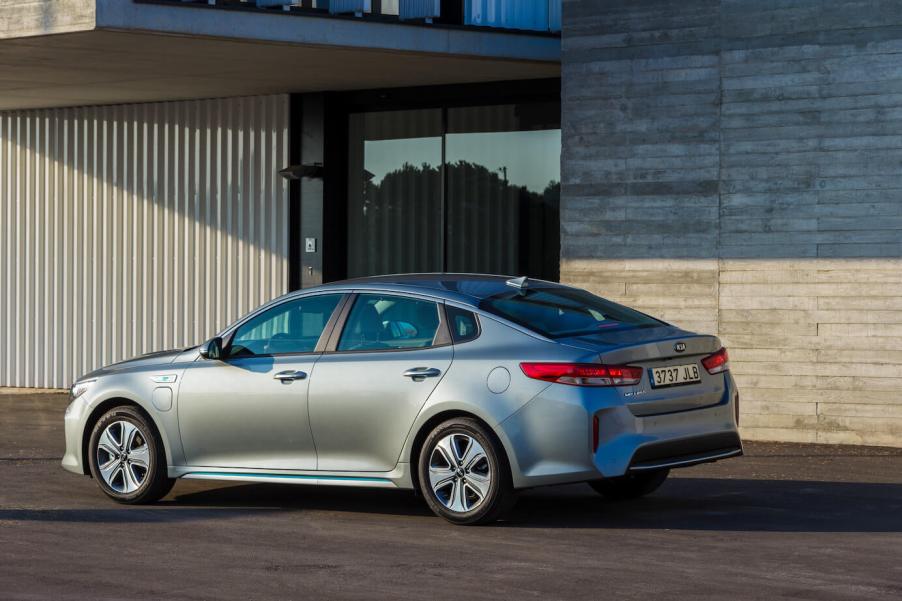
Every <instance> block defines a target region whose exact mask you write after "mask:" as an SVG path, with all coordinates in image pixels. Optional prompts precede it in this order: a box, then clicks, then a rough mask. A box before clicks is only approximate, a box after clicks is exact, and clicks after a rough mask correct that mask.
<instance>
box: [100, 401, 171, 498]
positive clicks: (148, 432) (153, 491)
mask: <svg viewBox="0 0 902 601" xmlns="http://www.w3.org/2000/svg"><path fill="white" fill-rule="evenodd" d="M120 422H127V423H129V424H132V425H133V426H134V427H135V428H137V433H136V434H135V436H134V437H133V441H134V443H135V444H137V445H138V447H140V446H141V443H143V444H146V445H147V452H146V456H147V457H148V458H149V460H148V466H147V469H146V470H144V469H143V468H138V467H135V468H133V469H134V471H133V472H132V473H133V474H140V473H142V472H143V473H144V476H143V478H141V480H140V484H139V485H138V486H137V489H135V490H132V491H128V492H123V491H120V490H117V489H116V488H114V487H113V486H111V485H110V484H109V483H107V481H106V479H105V478H104V477H103V475H102V474H101V470H100V461H101V456H103V458H104V459H109V458H110V457H111V454H110V453H107V452H106V451H101V452H100V453H98V447H99V445H100V439H101V436H102V435H103V433H104V432H105V431H106V430H107V428H108V427H109V426H111V425H113V428H114V429H116V426H115V425H114V424H118V423H120ZM133 448H134V446H133ZM87 459H88V465H89V466H90V469H91V475H92V476H93V477H94V480H96V481H97V485H98V486H99V487H100V490H102V491H103V492H104V493H105V494H106V495H107V496H108V497H110V498H111V499H113V500H114V501H117V502H119V503H127V504H143V503H154V502H156V501H159V500H160V499H162V498H163V497H165V496H166V494H167V493H168V492H169V491H170V490H172V486H173V485H174V484H175V480H174V479H172V478H169V476H168V474H167V469H166V467H167V466H166V453H165V451H164V450H163V441H162V440H161V439H160V434H159V433H158V432H157V429H156V428H155V427H154V425H153V424H152V423H151V422H150V420H149V419H148V418H147V417H146V416H145V415H144V414H143V413H142V412H141V411H139V410H138V409H136V408H135V407H132V406H129V405H123V406H120V407H115V408H113V409H110V410H109V411H107V412H106V413H104V414H103V416H101V418H100V419H99V420H97V423H96V424H95V425H94V429H93V430H92V431H91V439H90V441H89V442H88V457H87ZM127 468H128V465H125V466H123V468H122V469H127ZM124 477H125V476H124V473H121V475H120V477H119V478H118V479H114V480H113V484H114V485H115V484H116V482H117V481H120V482H122V480H121V478H124ZM123 488H124V487H123Z"/></svg>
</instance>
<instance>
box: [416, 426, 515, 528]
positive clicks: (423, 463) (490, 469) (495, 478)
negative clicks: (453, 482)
mask: <svg viewBox="0 0 902 601" xmlns="http://www.w3.org/2000/svg"><path fill="white" fill-rule="evenodd" d="M452 435H465V436H468V437H470V438H471V439H473V440H475V441H476V442H477V443H479V445H480V446H481V447H482V449H483V450H484V454H485V461H484V462H483V461H481V460H480V461H478V462H477V464H478V465H476V464H473V465H474V466H475V467H474V468H473V474H474V475H475V474H476V473H477V472H480V473H481V474H482V475H485V474H490V476H491V477H490V478H489V484H488V486H487V487H486V488H487V489H488V492H487V493H486V494H485V495H484V496H482V499H481V500H480V501H478V503H474V506H473V508H472V509H470V510H462V511H452V510H451V509H449V507H448V506H446V504H445V503H446V502H448V499H447V498H446V499H444V500H443V499H442V498H440V497H439V494H438V493H436V491H434V490H433V488H432V485H431V484H430V479H429V469H430V462H431V461H432V459H433V453H434V452H436V446H437V445H438V444H439V442H441V441H443V440H445V439H446V438H447V437H449V436H452ZM460 438H461V439H462V438H463V437H460ZM452 440H455V438H452ZM463 454H464V455H465V454H466V452H465V451H463ZM462 467H464V468H466V467H468V466H462ZM417 473H418V474H419V485H420V493H421V494H422V495H423V498H424V499H426V504H427V505H429V508H430V509H431V510H432V511H433V513H435V514H436V515H438V516H440V517H443V518H445V519H446V520H448V521H449V522H451V523H452V524H458V525H477V524H487V523H489V522H494V521H496V520H498V519H500V518H502V517H503V516H504V515H505V514H506V512H507V511H508V510H509V509H510V508H511V507H512V506H513V504H514V502H515V501H516V495H515V492H514V490H513V485H512V483H511V473H510V464H509V463H508V460H507V455H506V454H505V453H504V449H503V448H502V447H501V445H500V444H499V443H498V442H497V441H496V439H495V437H494V435H493V434H492V433H491V432H490V431H489V430H488V429H487V428H486V427H485V426H483V425H482V424H481V423H480V422H479V421H477V420H475V419H472V418H468V417H458V418H452V419H449V420H448V421H446V422H442V423H441V424H439V425H438V426H436V427H435V428H434V429H433V430H432V432H430V433H429V436H428V437H427V438H426V440H425V441H424V442H423V448H422V449H421V450H420V457H419V461H418V469H417ZM469 473H470V472H466V473H465V475H463V476H460V477H459V478H458V482H460V483H461V484H460V485H461V486H463V487H464V488H463V489H461V490H463V491H464V494H465V495H466V494H468V491H469V492H471V493H475V488H469V487H472V486H473V485H472V484H468V483H467V480H466V478H467V477H468V476H467V475H466V474H469ZM470 477H471V478H472V476H470ZM474 484H475V483H474ZM441 490H442V489H440V491H441ZM471 496H472V495H471Z"/></svg>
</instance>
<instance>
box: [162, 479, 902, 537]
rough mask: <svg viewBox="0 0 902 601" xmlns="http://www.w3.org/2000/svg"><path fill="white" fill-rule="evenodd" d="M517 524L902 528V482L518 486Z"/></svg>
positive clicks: (376, 506)
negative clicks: (625, 488)
mask: <svg viewBox="0 0 902 601" xmlns="http://www.w3.org/2000/svg"><path fill="white" fill-rule="evenodd" d="M164 503H165V504H171V505H175V506H179V507H185V508H188V507H190V508H195V509H196V508H199V507H211V508H213V507H216V508H224V507H232V508H234V507H243V508H254V507H259V508H275V507H278V508H281V509H283V510H327V511H342V512H354V513H371V514H383V515H410V516H431V515H432V514H431V513H430V512H429V510H428V509H427V508H426V505H425V503H424V502H423V501H422V499H419V498H417V497H416V496H414V495H413V494H411V493H408V492H403V491H383V490H368V489H350V488H327V487H309V488H308V487H296V486H287V485H281V486H280V485H263V484H250V485H239V486H231V487H228V488H217V489H208V490H203V491H198V492H189V493H186V494H178V491H176V495H175V496H174V498H172V499H171V500H168V501H164ZM499 525H500V526H502V527H513V528H609V529H623V528H626V529H654V530H660V529H675V530H728V531H729V530H733V531H764V532H902V484H892V483H885V484H881V483H855V482H824V481H798V480H757V479H754V480H753V479H721V478H676V479H671V480H669V481H668V482H667V483H665V484H664V486H662V487H661V489H660V490H659V491H658V492H656V493H655V494H653V495H651V496H649V497H646V498H644V499H638V500H634V501H624V502H608V501H605V500H604V499H602V498H601V497H600V496H598V495H597V494H595V493H594V492H593V491H592V490H591V489H590V488H589V487H587V486H585V485H573V486H563V487H549V488H542V489H535V490H530V491H526V492H524V493H522V494H521V495H520V498H519V501H518V503H517V505H516V507H515V508H514V510H513V511H512V512H511V514H510V516H509V518H508V519H507V520H505V521H504V522H501V523H500V524H499Z"/></svg>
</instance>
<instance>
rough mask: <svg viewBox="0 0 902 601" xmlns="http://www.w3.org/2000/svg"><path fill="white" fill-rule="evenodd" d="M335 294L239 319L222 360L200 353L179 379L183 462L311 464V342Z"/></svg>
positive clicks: (331, 308) (324, 321) (299, 466)
mask: <svg viewBox="0 0 902 601" xmlns="http://www.w3.org/2000/svg"><path fill="white" fill-rule="evenodd" d="M341 298H342V295H341V294H321V295H315V296H307V297H301V298H298V299H293V300H289V301H286V302H284V303H281V304H279V305H276V306H275V307H272V308H270V309H267V310H266V311H263V312H261V313H259V314H258V315H256V316H254V317H252V318H251V319H250V320H248V321H246V322H245V323H244V324H242V325H241V326H239V328H238V329H237V330H236V331H235V333H234V335H233V336H232V337H231V340H230V342H229V343H228V344H227V346H226V349H225V358H224V359H223V360H222V361H216V360H205V359H198V361H196V362H195V363H194V364H193V365H192V366H191V367H189V368H188V369H187V370H186V371H185V374H184V376H183V379H182V383H181V386H180V387H179V398H178V413H179V429H180V430H181V434H182V443H183V445H184V449H185V457H186V460H187V463H188V465H191V466H208V467H228V468H259V469H296V470H314V469H316V449H315V447H314V444H313V437H312V434H311V431H310V422H309V419H308V414H307V393H308V388H309V386H310V381H311V374H312V372H313V368H314V364H315V363H316V360H317V358H318V357H319V354H318V353H317V352H316V347H317V342H318V341H319V338H320V336H321V335H322V334H323V331H324V329H325V327H326V324H327V323H328V321H329V318H330V317H331V315H332V313H333V312H334V310H335V308H336V307H337V306H338V304H339V301H340V300H341Z"/></svg>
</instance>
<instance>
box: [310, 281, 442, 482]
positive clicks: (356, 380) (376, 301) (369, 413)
mask: <svg viewBox="0 0 902 601" xmlns="http://www.w3.org/2000/svg"><path fill="white" fill-rule="evenodd" d="M441 315H442V313H441V311H439V306H438V304H437V303H435V302H432V301H429V300H425V299H419V298H413V297H406V296H399V295H392V294H360V295H358V296H357V297H356V299H355V300H354V304H353V306H352V307H351V309H350V313H349V314H348V317H347V320H346V323H345V326H344V328H343V330H342V332H341V335H340V337H339V338H338V342H337V343H336V344H335V348H334V350H332V351H327V352H326V353H325V354H324V355H323V356H322V357H321V358H320V360H319V361H318V362H317V364H316V367H315V369H314V372H315V377H314V378H312V380H311V383H310V425H311V428H312V429H313V436H314V439H315V440H316V448H317V453H318V456H319V469H320V470H327V471H375V472H387V471H390V470H392V469H393V468H394V467H395V465H397V463H398V459H399V457H400V454H401V447H402V445H403V444H404V440H405V439H406V438H407V434H408V432H409V431H410V428H411V425H412V424H413V421H414V419H415V418H416V416H417V415H418V414H419V412H420V409H421V408H422V407H423V405H424V404H425V403H426V399H428V398H429V395H430V394H432V391H433V390H435V387H436V386H437V385H438V383H439V382H440V381H441V379H442V378H443V377H444V375H445V373H446V372H447V370H448V368H449V367H450V366H451V359H452V357H453V347H452V346H451V345H450V344H448V343H449V342H450V339H449V338H448V335H447V330H446V328H445V324H443V323H442V317H441Z"/></svg>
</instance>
